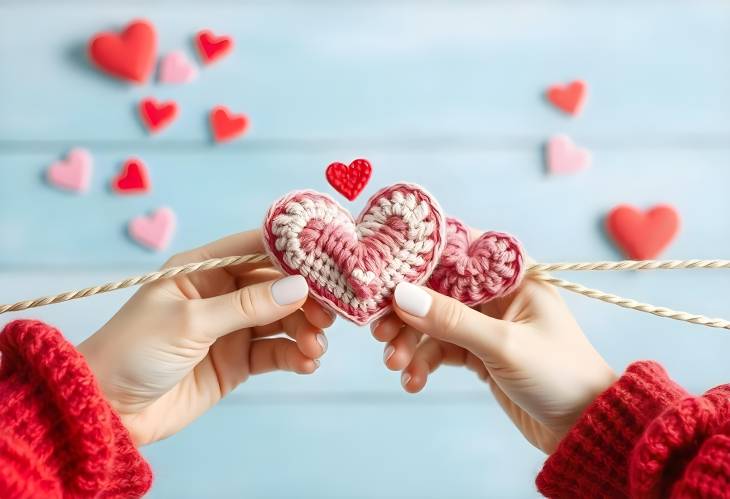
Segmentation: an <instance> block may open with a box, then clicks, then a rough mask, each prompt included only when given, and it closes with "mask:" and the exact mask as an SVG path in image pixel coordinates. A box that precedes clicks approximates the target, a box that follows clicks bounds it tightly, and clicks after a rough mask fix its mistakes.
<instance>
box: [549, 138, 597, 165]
mask: <svg viewBox="0 0 730 499" xmlns="http://www.w3.org/2000/svg"><path fill="white" fill-rule="evenodd" d="M547 165H548V170H549V171H550V173H555V174H562V175H565V174H571V173H577V172H579V171H581V170H585V169H586V168H588V167H589V166H590V165H591V153H590V152H589V151H588V150H587V149H583V148H580V147H578V146H576V145H575V144H574V143H573V141H572V140H570V137H568V136H566V135H556V136H554V137H552V138H551V139H550V141H549V142H548V145H547Z"/></svg>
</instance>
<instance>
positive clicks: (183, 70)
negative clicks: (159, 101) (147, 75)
mask: <svg viewBox="0 0 730 499" xmlns="http://www.w3.org/2000/svg"><path fill="white" fill-rule="evenodd" d="M197 76H198V70H197V69H196V67H195V66H194V65H193V63H192V62H191V61H190V60H189V59H188V58H187V56H186V55H185V53H184V52H182V51H181V50H176V51H175V52H170V53H169V54H167V55H166V56H165V57H164V58H163V59H162V61H161V62H160V70H159V74H158V76H157V79H158V80H159V81H160V83H190V82H191V81H193V80H194V79H195V78H197Z"/></svg>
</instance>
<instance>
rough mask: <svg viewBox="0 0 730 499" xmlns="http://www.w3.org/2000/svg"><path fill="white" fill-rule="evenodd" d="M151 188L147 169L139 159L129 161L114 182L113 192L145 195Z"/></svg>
mask: <svg viewBox="0 0 730 499" xmlns="http://www.w3.org/2000/svg"><path fill="white" fill-rule="evenodd" d="M150 187H151V186H150V181H149V176H148V175H147V167H146V166H145V165H144V163H142V161H141V160H139V159H137V158H130V159H128V160H127V161H126V162H125V163H124V165H123V166H122V171H121V172H120V173H119V175H117V176H116V177H115V178H114V180H112V190H114V191H115V192H116V193H117V194H125V195H126V194H144V193H146V192H149V190H150Z"/></svg>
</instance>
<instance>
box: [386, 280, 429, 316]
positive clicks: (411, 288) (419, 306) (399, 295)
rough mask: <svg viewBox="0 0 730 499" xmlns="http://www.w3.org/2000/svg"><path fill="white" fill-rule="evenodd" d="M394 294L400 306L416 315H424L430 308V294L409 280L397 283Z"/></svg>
mask: <svg viewBox="0 0 730 499" xmlns="http://www.w3.org/2000/svg"><path fill="white" fill-rule="evenodd" d="M394 296H395V302H396V303H397V304H398V306H399V307H400V308H402V309H403V310H404V311H406V312H408V313H409V314H411V315H414V316H416V317H425V316H426V314H427V313H428V311H429V309H430V308H431V295H430V294H428V293H427V292H426V291H424V290H423V289H422V288H421V287H420V286H416V285H415V284H411V283H410V282H401V283H399V284H398V285H397V286H396V287H395V295H394Z"/></svg>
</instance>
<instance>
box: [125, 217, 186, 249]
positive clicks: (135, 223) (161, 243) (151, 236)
mask: <svg viewBox="0 0 730 499" xmlns="http://www.w3.org/2000/svg"><path fill="white" fill-rule="evenodd" d="M128 230H129V236H130V237H131V238H132V239H133V240H134V241H135V242H137V243H138V244H140V245H141V246H144V247H145V248H148V249H151V250H154V251H162V250H164V249H165V248H166V247H167V245H168V244H169V243H170V240H171V239H172V234H173V233H174V232H175V213H174V212H173V211H172V210H171V209H170V208H160V209H158V210H157V211H155V212H154V213H152V214H151V215H149V216H139V217H135V218H133V219H132V220H131V221H130V222H129V227H128Z"/></svg>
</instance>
